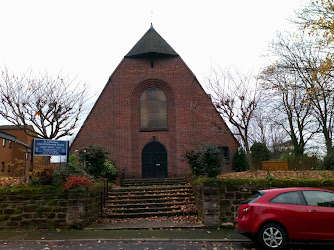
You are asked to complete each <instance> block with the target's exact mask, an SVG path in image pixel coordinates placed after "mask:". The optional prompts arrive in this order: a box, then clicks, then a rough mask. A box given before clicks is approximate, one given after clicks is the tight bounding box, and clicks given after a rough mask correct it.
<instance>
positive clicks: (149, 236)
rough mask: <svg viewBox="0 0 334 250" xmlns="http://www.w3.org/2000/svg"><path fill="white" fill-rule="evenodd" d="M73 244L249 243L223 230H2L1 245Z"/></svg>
mask: <svg viewBox="0 0 334 250" xmlns="http://www.w3.org/2000/svg"><path fill="white" fill-rule="evenodd" d="M21 240H22V241H29V240H32V241H68V240H70V241H73V240H127V241H132V240H135V241H138V240H146V241H147V240H152V241H158V240H163V241H167V240H170V241H172V240H192V241H194V240H196V241H221V242H228V241H248V239H247V238H246V237H244V236H242V235H240V234H238V233H237V232H235V231H234V229H231V228H222V229H198V228H197V229H196V228H191V229H132V230H131V229H124V230H55V231H50V230H36V231H32V230H29V231H10V230H0V241H21Z"/></svg>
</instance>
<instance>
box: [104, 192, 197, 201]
mask: <svg viewBox="0 0 334 250" xmlns="http://www.w3.org/2000/svg"><path fill="white" fill-rule="evenodd" d="M190 195H191V193H179V194H173V193H171V194H169V195H167V194H161V193H155V194H145V193H140V194H133V195H109V194H108V196H107V198H108V199H109V200H123V199H133V200H145V199H152V198H154V199H162V200H164V199H173V198H180V197H189V196H190Z"/></svg>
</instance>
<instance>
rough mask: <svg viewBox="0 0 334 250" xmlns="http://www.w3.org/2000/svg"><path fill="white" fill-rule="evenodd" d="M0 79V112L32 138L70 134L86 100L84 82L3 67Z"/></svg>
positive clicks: (52, 137)
mask: <svg viewBox="0 0 334 250" xmlns="http://www.w3.org/2000/svg"><path fill="white" fill-rule="evenodd" d="M0 79H1V80H0V115H1V116H2V117H4V118H5V119H6V120H7V121H9V122H10V123H12V124H14V125H16V126H18V127H20V128H22V129H23V130H24V131H25V132H26V133H27V134H29V135H32V136H34V137H40V138H44V139H58V138H60V137H63V136H67V135H72V133H73V130H74V129H75V128H76V127H77V125H78V122H79V119H80V116H81V115H82V114H83V111H84V109H85V105H86V103H87V101H88V100H89V98H88V88H87V87H86V85H81V84H80V83H76V82H75V79H74V80H70V79H69V77H66V78H61V77H60V76H58V77H56V78H52V77H50V76H49V75H47V74H45V75H40V76H34V75H33V74H32V73H31V72H30V73H29V74H24V75H22V76H15V75H13V74H10V73H9V71H8V70H7V69H6V70H5V71H2V73H1V78H0Z"/></svg>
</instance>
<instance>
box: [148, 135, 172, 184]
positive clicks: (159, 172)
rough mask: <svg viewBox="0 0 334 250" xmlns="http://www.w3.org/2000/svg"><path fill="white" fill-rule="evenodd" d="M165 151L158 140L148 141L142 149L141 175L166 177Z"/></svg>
mask: <svg viewBox="0 0 334 250" xmlns="http://www.w3.org/2000/svg"><path fill="white" fill-rule="evenodd" d="M167 176H168V173H167V151H166V148H165V146H164V145H162V144H161V143H159V142H155V141H154V142H150V143H148V144H146V145H145V147H144V148H143V151H142V177H143V178H167Z"/></svg>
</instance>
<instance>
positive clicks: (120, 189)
mask: <svg viewBox="0 0 334 250" xmlns="http://www.w3.org/2000/svg"><path fill="white" fill-rule="evenodd" d="M157 191H160V192H172V191H186V192H192V188H191V186H185V185H170V186H138V187H116V188H113V189H112V190H111V191H110V192H109V193H117V194H119V193H135V192H147V193H148V192H157Z"/></svg>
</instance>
